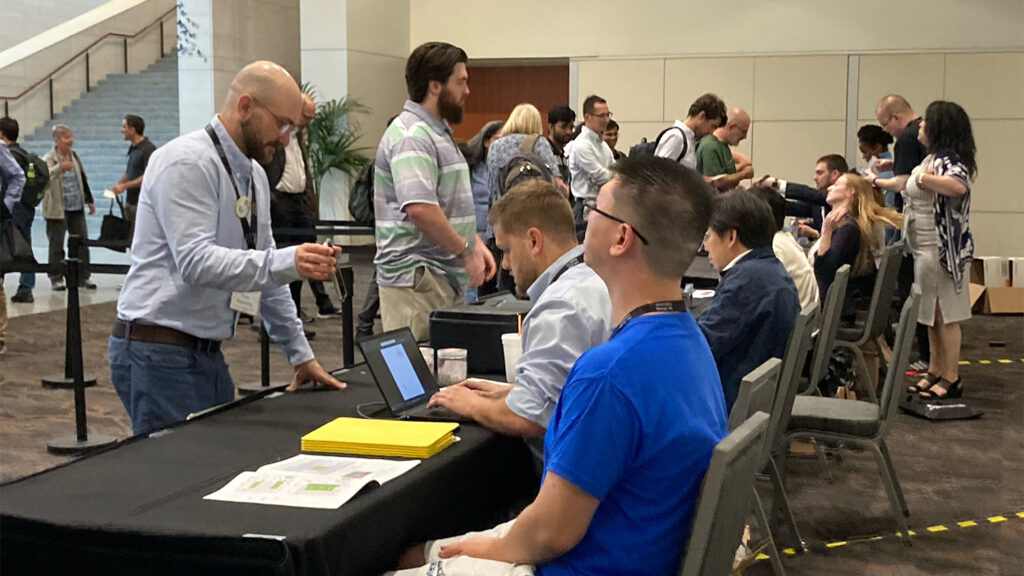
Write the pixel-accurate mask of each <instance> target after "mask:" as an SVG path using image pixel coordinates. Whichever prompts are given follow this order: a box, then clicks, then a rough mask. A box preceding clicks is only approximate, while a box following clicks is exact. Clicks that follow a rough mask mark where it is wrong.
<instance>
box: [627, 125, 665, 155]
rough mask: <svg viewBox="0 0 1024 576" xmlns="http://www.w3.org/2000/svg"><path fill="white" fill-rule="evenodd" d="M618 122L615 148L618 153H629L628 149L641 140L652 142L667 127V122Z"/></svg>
mask: <svg viewBox="0 0 1024 576" xmlns="http://www.w3.org/2000/svg"><path fill="white" fill-rule="evenodd" d="M618 122H619V143H618V144H616V146H615V147H616V148H618V149H619V151H620V152H625V153H627V154H628V153H629V147H630V146H632V145H634V144H639V143H640V139H641V138H647V140H648V141H649V142H653V141H654V139H655V138H657V137H658V134H659V133H660V132H661V131H662V130H664V129H665V128H667V127H668V125H669V123H668V122H621V121H618Z"/></svg>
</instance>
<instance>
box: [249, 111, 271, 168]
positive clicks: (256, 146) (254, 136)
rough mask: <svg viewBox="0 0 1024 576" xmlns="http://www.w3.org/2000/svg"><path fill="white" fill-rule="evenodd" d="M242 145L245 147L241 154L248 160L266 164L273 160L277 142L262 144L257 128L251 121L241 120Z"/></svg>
mask: <svg viewBox="0 0 1024 576" xmlns="http://www.w3.org/2000/svg"><path fill="white" fill-rule="evenodd" d="M242 145H243V146H245V150H242V152H243V153H244V154H245V155H246V156H247V157H249V158H252V159H253V160H256V161H257V162H259V163H261V164H266V163H267V162H270V161H271V160H273V159H274V150H276V149H277V140H274V141H273V142H263V141H261V140H260V136H259V128H257V127H256V126H255V125H254V124H253V121H252V120H251V119H250V120H242Z"/></svg>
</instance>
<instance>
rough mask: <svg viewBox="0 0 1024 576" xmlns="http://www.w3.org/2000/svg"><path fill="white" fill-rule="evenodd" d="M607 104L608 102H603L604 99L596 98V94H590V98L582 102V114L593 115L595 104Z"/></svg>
mask: <svg viewBox="0 0 1024 576" xmlns="http://www.w3.org/2000/svg"><path fill="white" fill-rule="evenodd" d="M607 103H608V101H607V100H605V99H604V98H601V97H600V96H598V95H596V94H591V95H590V96H587V99H586V100H584V101H583V113H584V114H593V113H594V105H595V104H607Z"/></svg>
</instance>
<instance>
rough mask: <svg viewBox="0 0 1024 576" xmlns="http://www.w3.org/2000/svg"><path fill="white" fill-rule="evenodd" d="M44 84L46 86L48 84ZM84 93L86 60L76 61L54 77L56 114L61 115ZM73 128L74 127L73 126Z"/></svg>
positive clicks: (54, 109)
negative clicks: (60, 113) (62, 111)
mask: <svg viewBox="0 0 1024 576" xmlns="http://www.w3.org/2000/svg"><path fill="white" fill-rule="evenodd" d="M43 84H44V86H45V84H46V83H45V82H44V83H43ZM44 90H45V88H44ZM83 92H85V58H81V59H79V60H76V61H75V62H74V63H72V64H70V65H68V66H67V67H66V68H64V69H63V70H61V71H60V72H58V73H57V74H55V75H54V76H53V111H54V113H59V112H60V111H61V110H63V109H64V107H65V106H67V105H68V104H71V102H73V101H74V100H75V99H76V98H78V97H79V96H81V95H82V93H83ZM72 128H74V127H73V126H72Z"/></svg>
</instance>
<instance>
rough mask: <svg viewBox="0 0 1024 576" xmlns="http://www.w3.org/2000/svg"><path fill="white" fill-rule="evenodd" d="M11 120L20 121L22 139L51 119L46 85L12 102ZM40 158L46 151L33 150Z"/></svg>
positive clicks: (48, 93)
mask: <svg viewBox="0 0 1024 576" xmlns="http://www.w3.org/2000/svg"><path fill="white" fill-rule="evenodd" d="M10 114H11V118H16V119H17V120H18V125H19V128H20V129H21V138H25V137H27V136H28V135H29V134H31V133H32V132H33V131H34V130H35V129H36V128H38V127H39V126H42V125H43V124H44V123H45V122H47V121H49V119H50V92H49V90H48V88H47V87H46V84H43V85H41V86H39V87H38V88H36V89H34V90H32V91H31V92H29V93H28V94H26V95H25V96H23V97H22V98H20V99H18V100H15V101H13V102H11V105H10ZM33 152H36V153H38V154H39V155H40V156H42V155H43V153H44V152H46V150H38V149H37V150H33Z"/></svg>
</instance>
